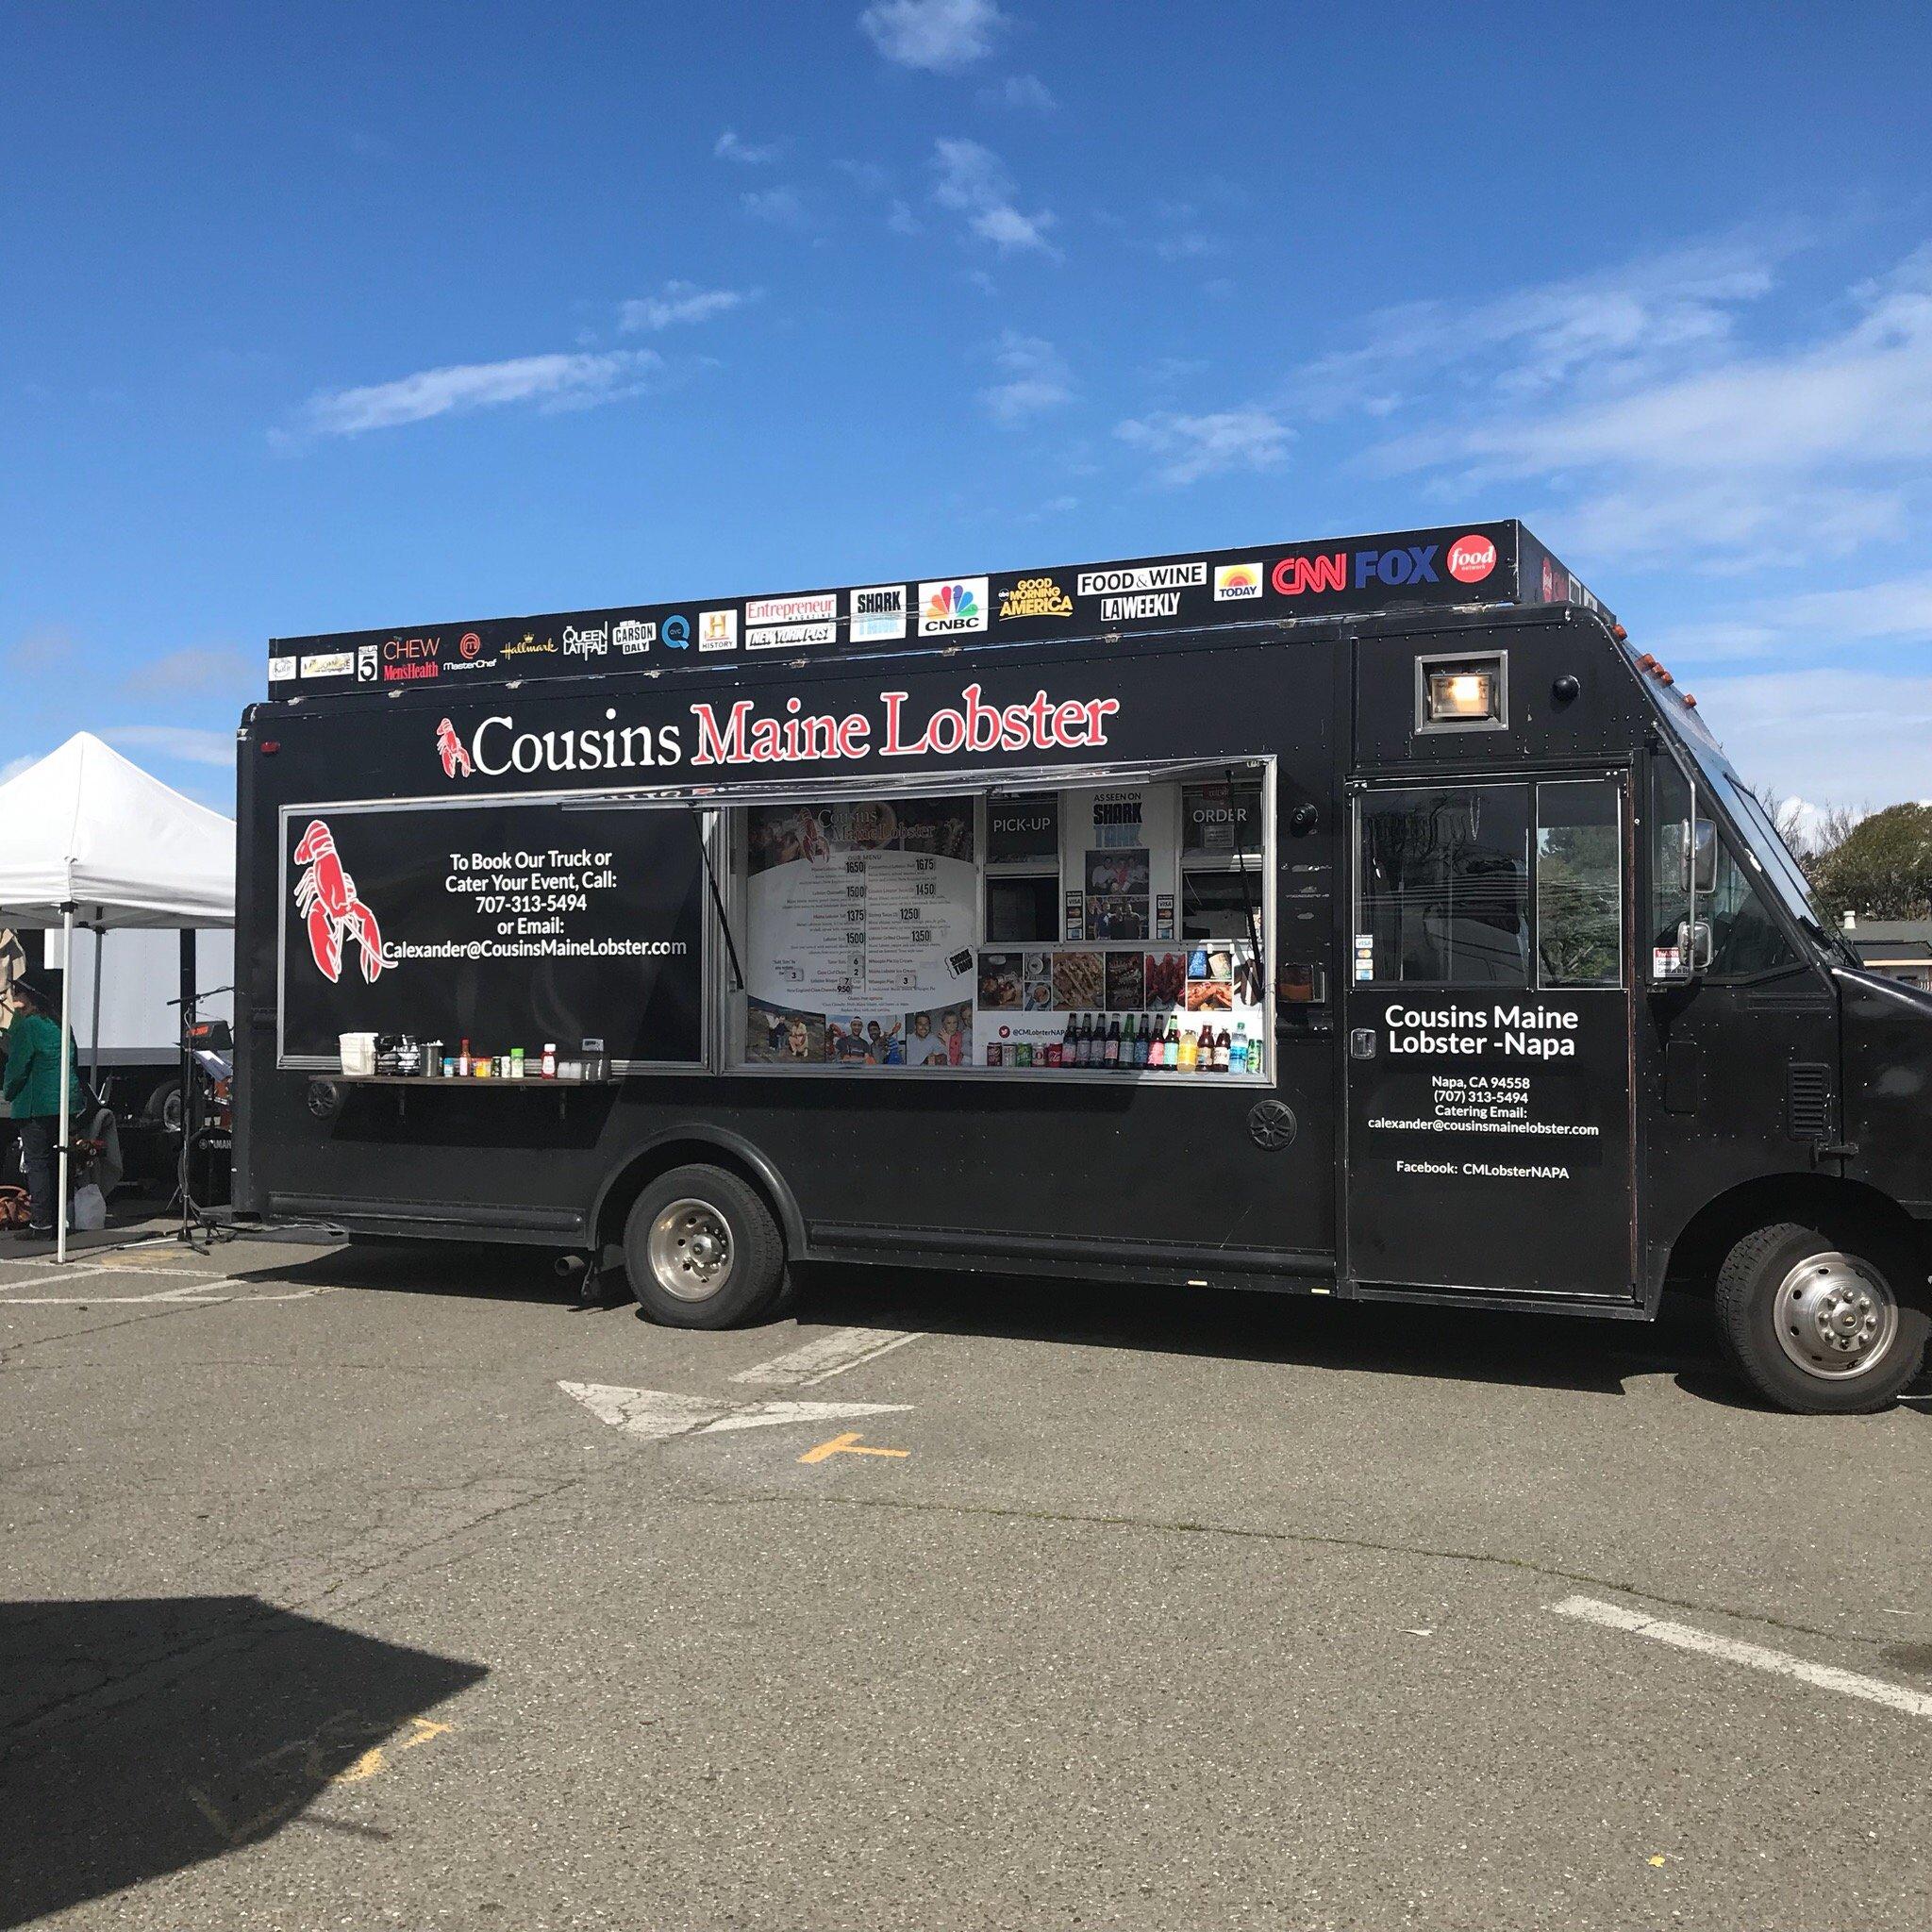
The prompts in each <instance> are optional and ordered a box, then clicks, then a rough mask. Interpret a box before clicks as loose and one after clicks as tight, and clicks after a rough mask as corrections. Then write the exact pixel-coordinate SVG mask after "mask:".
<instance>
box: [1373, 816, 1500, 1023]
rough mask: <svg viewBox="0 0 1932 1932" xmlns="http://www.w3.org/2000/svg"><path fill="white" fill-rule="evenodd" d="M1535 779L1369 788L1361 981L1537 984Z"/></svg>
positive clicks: (1417, 984) (1481, 984) (1439, 984)
mask: <svg viewBox="0 0 1932 1932" xmlns="http://www.w3.org/2000/svg"><path fill="white" fill-rule="evenodd" d="M1529 789H1530V788H1529V787H1528V786H1527V785H1515V784H1512V785H1457V786H1442V787H1440V788H1430V789H1423V788H1417V789H1414V790H1405V791H1375V792H1370V793H1367V794H1366V795H1365V796H1364V797H1363V798H1362V800H1361V802H1360V808H1359V813H1358V817H1357V838H1358V841H1359V842H1358V847H1357V862H1356V880H1357V895H1358V896H1357V923H1356V937H1357V947H1356V967H1355V973H1356V977H1357V979H1374V980H1380V981H1384V982H1388V983H1392V984H1399V985H1405V986H1526V985H1528V983H1529Z"/></svg>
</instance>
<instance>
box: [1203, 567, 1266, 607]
mask: <svg viewBox="0 0 1932 1932" xmlns="http://www.w3.org/2000/svg"><path fill="white" fill-rule="evenodd" d="M1260 594H1261V566H1260V565H1259V564H1258V563H1217V564H1216V565H1215V566H1214V601H1215V602H1216V603H1217V604H1225V603H1228V602H1229V601H1231V600H1232V599H1234V598H1237V597H1258V596H1259V595H1260Z"/></svg>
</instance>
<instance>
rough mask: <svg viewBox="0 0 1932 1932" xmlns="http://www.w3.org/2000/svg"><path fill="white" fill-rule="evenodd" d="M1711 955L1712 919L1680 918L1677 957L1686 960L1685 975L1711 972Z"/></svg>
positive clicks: (1690, 975) (1689, 976) (1690, 976)
mask: <svg viewBox="0 0 1932 1932" xmlns="http://www.w3.org/2000/svg"><path fill="white" fill-rule="evenodd" d="M1699 829H1700V830H1701V829H1702V827H1700V828H1699ZM1710 956H1711V936H1710V921H1709V920H1707V919H1686V920H1680V921H1679V922H1678V924H1677V957H1678V958H1680V959H1682V960H1683V962H1684V974H1685V977H1686V978H1688V979H1695V978H1696V977H1697V976H1698V975H1699V974H1703V973H1707V972H1709V970H1710Z"/></svg>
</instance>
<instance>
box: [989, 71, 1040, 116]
mask: <svg viewBox="0 0 1932 1932" xmlns="http://www.w3.org/2000/svg"><path fill="white" fill-rule="evenodd" d="M979 99H980V103H981V105H982V106H984V107H988V108H1018V109H1020V110H1022V111H1024V112H1031V113H1036V114H1051V113H1052V112H1053V110H1054V109H1055V108H1058V106H1059V103H1058V101H1057V100H1055V99H1054V97H1053V95H1052V93H1051V92H1049V91H1048V89H1047V85H1046V83H1045V81H1043V80H1041V77H1040V76H1039V75H1037V74H1009V75H1007V77H1006V79H1004V80H1003V81H1001V82H1000V83H999V85H998V86H997V87H983V88H981V89H980V91H979Z"/></svg>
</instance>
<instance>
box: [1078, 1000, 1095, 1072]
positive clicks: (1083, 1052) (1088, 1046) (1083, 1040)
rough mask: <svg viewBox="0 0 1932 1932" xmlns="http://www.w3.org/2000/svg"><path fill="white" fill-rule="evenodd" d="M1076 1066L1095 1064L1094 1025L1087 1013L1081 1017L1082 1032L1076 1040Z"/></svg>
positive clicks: (1080, 1031)
mask: <svg viewBox="0 0 1932 1932" xmlns="http://www.w3.org/2000/svg"><path fill="white" fill-rule="evenodd" d="M1092 1064H1093V1023H1092V1022H1091V1020H1089V1019H1088V1017H1087V1015H1086V1014H1085V1013H1082V1014H1081V1015H1080V1030H1079V1032H1078V1033H1077V1034H1076V1035H1075V1036H1074V1065H1075V1066H1076V1067H1091V1065H1092Z"/></svg>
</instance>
